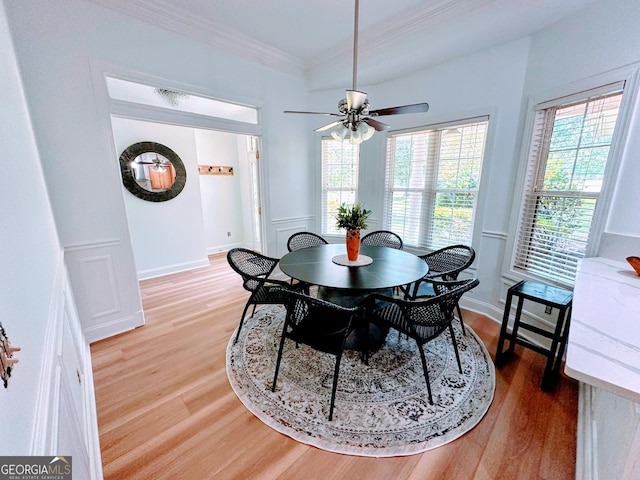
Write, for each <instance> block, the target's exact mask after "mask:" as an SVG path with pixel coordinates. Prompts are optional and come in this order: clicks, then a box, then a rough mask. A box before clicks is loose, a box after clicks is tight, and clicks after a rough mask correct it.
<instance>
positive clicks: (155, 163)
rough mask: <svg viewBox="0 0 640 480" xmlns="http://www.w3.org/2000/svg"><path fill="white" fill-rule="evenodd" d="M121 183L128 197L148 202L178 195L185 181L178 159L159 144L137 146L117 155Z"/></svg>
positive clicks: (165, 199) (168, 198) (161, 200)
mask: <svg viewBox="0 0 640 480" xmlns="http://www.w3.org/2000/svg"><path fill="white" fill-rule="evenodd" d="M120 172H121V173H122V183H123V184H124V186H125V187H126V189H127V190H129V191H130V192H131V193H132V194H134V195H135V196H136V197H138V198H141V199H143V200H148V201H150V202H165V201H167V200H171V199H172V198H173V197H175V196H176V195H178V194H179V193H180V192H181V191H182V189H183V188H184V185H185V183H186V181H187V172H186V170H185V168H184V164H183V163H182V160H180V157H178V155H177V154H176V153H175V152H174V151H173V150H171V149H170V148H169V147H165V146H164V145H162V144H160V143H155V142H139V143H135V144H133V145H131V146H130V147H128V148H127V149H126V150H125V151H124V152H122V154H121V155H120Z"/></svg>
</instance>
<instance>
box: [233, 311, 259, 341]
mask: <svg viewBox="0 0 640 480" xmlns="http://www.w3.org/2000/svg"><path fill="white" fill-rule="evenodd" d="M249 305H250V303H249V302H247V303H246V305H245V306H244V310H242V316H241V317H240V325H238V333H236V338H234V339H233V344H234V345H235V344H236V343H237V342H238V338H240V330H242V324H243V323H244V316H245V315H246V314H247V309H248V308H249ZM253 309H254V311H255V309H256V306H255V304H254V305H253Z"/></svg>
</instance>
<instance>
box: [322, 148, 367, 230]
mask: <svg viewBox="0 0 640 480" xmlns="http://www.w3.org/2000/svg"><path fill="white" fill-rule="evenodd" d="M359 154H360V149H359V147H358V145H352V144H351V143H349V142H338V141H336V140H334V139H333V138H330V137H329V138H323V139H322V233H323V234H325V235H331V234H338V233H340V231H339V230H338V228H337V227H336V219H335V216H336V213H337V212H338V207H339V206H340V204H342V203H348V204H353V203H354V202H355V201H356V199H357V195H358V157H359Z"/></svg>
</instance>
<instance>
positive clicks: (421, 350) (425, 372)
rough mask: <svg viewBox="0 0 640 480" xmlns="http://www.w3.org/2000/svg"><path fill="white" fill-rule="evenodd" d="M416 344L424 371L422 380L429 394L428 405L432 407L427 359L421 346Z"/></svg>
mask: <svg viewBox="0 0 640 480" xmlns="http://www.w3.org/2000/svg"><path fill="white" fill-rule="evenodd" d="M416 343H417V344H418V350H420V359H421V360H422V370H423V371H424V379H425V381H426V382H427V392H429V403H430V404H431V405H433V396H432V395H431V382H430V381H429V369H428V368H427V358H426V357H425V356H424V350H423V349H422V345H420V343H419V342H417V341H416Z"/></svg>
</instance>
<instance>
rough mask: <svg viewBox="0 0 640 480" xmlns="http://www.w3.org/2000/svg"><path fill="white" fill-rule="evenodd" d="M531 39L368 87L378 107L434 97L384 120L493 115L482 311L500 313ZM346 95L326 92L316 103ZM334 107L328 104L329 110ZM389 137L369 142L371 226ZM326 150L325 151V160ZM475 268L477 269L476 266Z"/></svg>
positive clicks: (482, 223) (484, 206) (396, 123)
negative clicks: (417, 110) (414, 110)
mask: <svg viewBox="0 0 640 480" xmlns="http://www.w3.org/2000/svg"><path fill="white" fill-rule="evenodd" d="M529 45H530V39H529V38H524V39H521V40H518V41H514V42H510V43H507V44H504V45H500V46H499V47H496V48H492V49H488V50H485V51H483V52H480V53H477V54H475V55H470V56H467V57H464V58H460V59H456V60H453V61H451V62H449V63H447V64H444V65H441V66H438V67H436V68H432V69H429V70H425V71H421V72H418V73H416V74H413V75H410V76H407V77H404V78H401V79H397V80H394V81H391V82H386V83H384V84H381V85H375V86H369V87H363V89H364V90H365V91H367V92H368V97H369V101H370V102H371V104H372V106H371V108H374V109H375V108H384V107H390V106H394V105H404V104H411V103H419V102H425V101H426V102H428V103H429V105H430V109H429V112H427V113H426V114H408V115H395V116H390V117H383V118H381V121H383V122H384V123H387V124H389V125H390V126H391V130H390V131H391V132H393V131H394V130H398V129H403V128H409V127H416V126H420V125H430V124H435V123H440V122H447V121H453V120H460V119H465V118H469V117H474V116H480V115H489V116H490V125H489V133H488V139H487V146H486V154H485V162H484V164H483V170H482V178H481V187H480V195H479V200H478V209H477V213H476V223H475V233H474V238H473V243H472V245H473V247H474V249H475V250H476V253H477V260H476V262H475V264H474V267H473V268H474V270H475V272H474V273H475V274H476V275H477V276H478V278H480V285H479V286H478V287H477V288H476V289H474V290H473V291H472V292H470V293H469V295H467V296H465V297H473V298H476V299H477V301H478V302H479V303H480V304H481V305H477V306H476V308H477V309H478V310H482V311H484V312H485V313H487V314H489V315H491V316H493V317H494V318H498V317H499V310H500V309H501V308H502V307H501V306H500V305H499V297H500V289H501V281H500V274H501V265H502V257H503V254H504V247H505V243H506V239H507V229H508V223H509V217H510V214H511V209H512V207H513V204H512V201H511V195H512V193H513V188H514V185H513V182H514V176H515V172H516V171H517V159H518V155H519V154H518V151H517V149H516V140H517V138H518V134H519V131H520V124H519V123H520V111H521V102H522V89H523V85H524V78H525V72H526V67H527V58H528V55H529ZM341 93H344V92H337V91H335V92H321V93H318V94H316V95H315V96H314V108H321V107H320V106H319V104H321V103H324V102H328V101H329V100H330V99H331V98H332V97H333V99H334V100H335V98H338V95H340V94H341ZM325 108H326V107H325ZM385 148H386V145H385V136H384V135H380V134H376V135H374V137H373V138H372V139H371V140H369V141H367V142H364V143H362V144H361V161H360V184H359V192H358V195H359V197H360V200H361V201H363V202H364V204H365V206H366V207H367V208H370V209H372V210H373V214H372V217H371V218H372V222H370V223H371V225H370V227H371V228H372V229H374V228H382V226H383V225H382V214H383V206H384V162H385V158H384V157H385V153H386V152H385ZM319 153H320V152H319V150H318V151H317V154H318V160H317V162H318V163H320V158H319ZM472 271H473V270H472Z"/></svg>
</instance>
